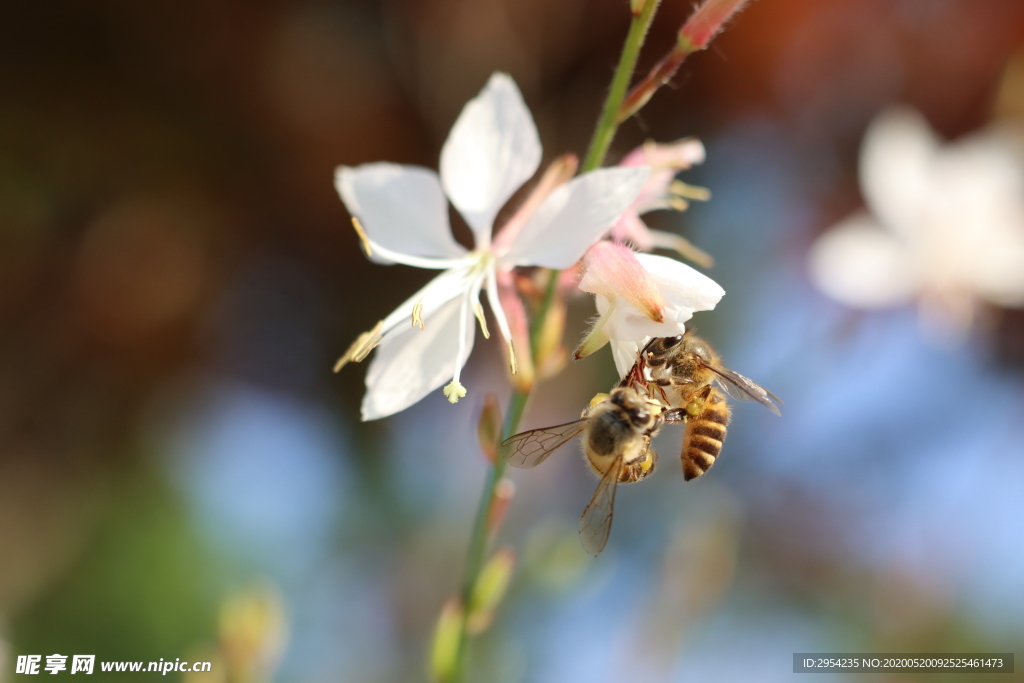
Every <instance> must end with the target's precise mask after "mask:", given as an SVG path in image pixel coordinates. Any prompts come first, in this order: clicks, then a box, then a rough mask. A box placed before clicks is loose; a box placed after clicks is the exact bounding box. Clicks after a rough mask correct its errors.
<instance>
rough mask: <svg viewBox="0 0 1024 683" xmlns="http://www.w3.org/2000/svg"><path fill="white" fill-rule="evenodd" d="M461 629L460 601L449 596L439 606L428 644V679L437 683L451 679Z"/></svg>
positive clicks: (457, 653) (456, 657)
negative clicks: (439, 609) (432, 638)
mask: <svg viewBox="0 0 1024 683" xmlns="http://www.w3.org/2000/svg"><path fill="white" fill-rule="evenodd" d="M461 630H462V603H461V602H460V601H459V599H458V598H449V599H448V601H447V602H445V603H444V607H442V608H441V614H440V615H439V616H438V617H437V626H435V627H434V641H433V643H432V644H431V646H430V660H429V668H430V680H432V681H437V682H438V683H443V682H444V681H449V680H451V678H452V674H453V673H454V672H455V664H456V660H457V659H458V656H459V639H460V631H461Z"/></svg>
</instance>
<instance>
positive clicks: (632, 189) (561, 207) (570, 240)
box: [502, 167, 649, 270]
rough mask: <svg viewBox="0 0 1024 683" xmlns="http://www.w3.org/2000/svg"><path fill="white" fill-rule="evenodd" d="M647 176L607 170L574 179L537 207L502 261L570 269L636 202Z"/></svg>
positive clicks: (639, 171)
mask: <svg viewBox="0 0 1024 683" xmlns="http://www.w3.org/2000/svg"><path fill="white" fill-rule="evenodd" d="M648 172H649V169H648V168H646V167H639V168H602V169H598V170H596V171H592V172H590V173H587V174H586V175H582V176H580V177H578V178H574V179H573V180H571V181H570V182H568V183H566V184H565V185H563V186H562V187H560V188H558V189H557V190H555V191H554V192H552V193H551V194H550V195H549V196H548V198H547V199H545V200H544V203H543V204H541V205H540V207H538V208H537V211H536V212H535V213H534V214H533V216H531V217H530V219H529V220H528V221H527V222H526V225H524V226H523V229H522V231H521V232H520V233H519V235H518V237H517V238H516V241H515V243H514V244H512V246H511V248H510V249H509V251H508V253H507V254H505V255H504V256H503V257H502V262H503V263H505V264H506V265H518V266H544V267H546V268H556V269H559V270H561V269H563V268H568V267H569V266H571V265H572V264H574V263H576V261H578V260H579V259H580V257H581V256H583V253H584V252H585V251H586V250H587V249H588V248H589V247H590V245H592V244H593V243H594V242H596V241H597V240H598V238H600V237H601V235H603V234H604V233H605V232H606V231H607V230H608V229H609V228H610V227H611V226H612V225H613V224H614V223H615V221H617V220H618V219H619V216H621V215H622V212H623V211H625V210H626V209H627V208H628V207H629V205H630V204H632V203H633V200H634V199H636V196H637V194H638V193H639V192H640V188H641V187H643V184H644V180H645V179H646V178H647V174H648Z"/></svg>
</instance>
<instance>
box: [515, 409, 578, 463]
mask: <svg viewBox="0 0 1024 683" xmlns="http://www.w3.org/2000/svg"><path fill="white" fill-rule="evenodd" d="M586 428H587V420H585V419H584V420H576V421H575V422H567V423H565V424H563V425H555V426H554V427H544V428H542V429H531V430H530V431H527V432H520V433H519V434H516V435H515V436H511V437H509V438H507V439H505V440H504V441H502V442H501V445H500V446H498V455H499V456H501V457H502V458H504V459H505V460H507V461H508V464H509V465H512V467H521V468H524V469H525V468H530V467H536V466H537V465H539V464H541V463H542V462H544V460H546V459H547V457H548V456H549V455H551V454H552V453H553V452H554V450H555V449H556V448H558V447H559V446H561V445H562V444H563V443H565V442H566V441H568V440H569V439H571V438H573V437H574V436H576V435H577V434H579V433H580V432H582V431H583V430H584V429H586Z"/></svg>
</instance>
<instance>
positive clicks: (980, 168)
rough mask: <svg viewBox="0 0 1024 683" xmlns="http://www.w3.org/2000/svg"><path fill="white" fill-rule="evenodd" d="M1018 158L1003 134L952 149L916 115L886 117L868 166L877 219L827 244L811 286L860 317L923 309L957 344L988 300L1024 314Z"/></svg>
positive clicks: (814, 255) (821, 247)
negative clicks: (914, 306)
mask: <svg viewBox="0 0 1024 683" xmlns="http://www.w3.org/2000/svg"><path fill="white" fill-rule="evenodd" d="M1012 150H1013V146H1012V145H1011V144H1010V142H1009V140H1008V139H1007V138H1004V137H1003V134H1001V133H1000V132H998V131H994V130H991V131H985V132H981V133H977V134H974V135H972V136H969V137H966V138H964V139H962V140H959V141H957V142H954V143H950V144H942V143H941V142H940V141H939V140H938V139H937V138H936V136H935V134H934V133H933V132H932V130H931V128H929V126H928V124H927V122H925V121H924V119H923V118H922V117H921V116H920V115H919V114H917V113H916V112H914V111H912V110H908V109H895V110H890V111H888V112H885V113H883V114H881V115H880V116H879V117H878V118H877V119H875V121H874V122H873V123H872V124H871V126H870V127H869V129H868V131H867V134H866V135H865V138H864V143H863V146H862V148H861V158H860V182H861V189H862V191H863V193H864V197H865V200H866V201H867V205H868V208H869V209H870V211H871V214H870V215H869V214H866V213H858V214H856V215H853V216H850V217H849V218H846V219H845V220H843V221H841V222H840V223H839V224H838V225H836V226H835V227H833V228H832V229H831V230H829V231H828V232H826V233H825V234H824V235H822V236H821V237H820V238H819V239H818V241H817V242H816V243H815V244H814V245H813V246H812V248H811V252H810V275H811V279H812V280H813V281H814V283H815V284H816V285H817V286H818V287H819V288H820V289H821V290H822V291H823V292H825V293H826V294H828V295H829V296H831V297H833V298H835V299H836V300H838V301H840V302H842V303H845V304H847V305H850V306H853V307H855V308H863V309H877V308H885V307H891V306H899V305H902V304H906V303H909V302H911V301H913V300H917V301H918V302H919V305H920V310H921V314H922V318H923V322H925V324H926V326H927V327H928V328H931V329H933V330H935V331H938V332H941V333H942V334H943V335H945V336H947V338H948V337H949V336H952V337H956V336H958V335H962V334H963V333H964V332H965V331H966V330H967V328H968V327H969V326H970V325H971V322H972V319H973V316H974V313H975V309H976V306H977V302H978V300H984V301H987V302H989V303H991V304H995V305H998V306H1005V307H1020V306H1024V166H1022V160H1021V158H1020V157H1018V156H1017V155H1016V154H1015V153H1014V152H1013V151H1012Z"/></svg>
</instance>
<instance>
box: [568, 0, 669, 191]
mask: <svg viewBox="0 0 1024 683" xmlns="http://www.w3.org/2000/svg"><path fill="white" fill-rule="evenodd" d="M660 2H661V0H646V1H645V2H644V3H643V6H642V7H641V8H640V12H639V14H634V15H633V22H632V23H631V24H630V26H629V33H628V34H627V35H626V43H625V44H624V45H623V46H622V54H621V55H620V56H619V65H618V67H616V69H615V76H614V77H613V78H612V84H611V87H610V88H609V89H608V97H607V98H606V99H605V101H604V109H602V110H601V118H599V119H598V120H597V127H596V128H595V129H594V137H592V138H591V139H590V149H588V150H587V156H586V158H585V159H584V160H583V168H582V169H580V172H581V173H586V172H587V171H593V170H594V169H595V168H597V167H598V166H600V165H601V163H602V162H603V161H604V157H605V155H606V154H607V153H608V147H609V146H611V144H612V138H613V137H615V131H616V129H618V120H617V119H618V114H619V107H620V106H621V105H622V99H623V98H624V97H625V96H626V88H628V87H629V81H630V79H631V78H632V77H633V69H634V68H636V60H637V58H638V57H639V56H640V47H641V46H642V45H643V44H644V38H646V37H647V29H649V28H650V27H651V21H652V20H653V19H654V11H655V10H656V9H658V4H659V3H660Z"/></svg>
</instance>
